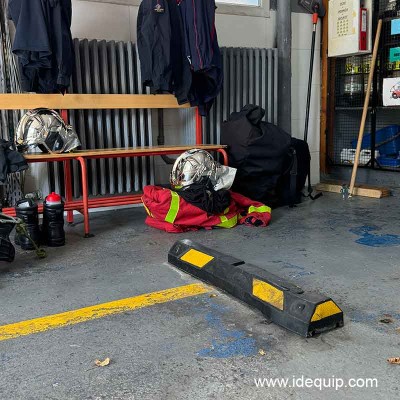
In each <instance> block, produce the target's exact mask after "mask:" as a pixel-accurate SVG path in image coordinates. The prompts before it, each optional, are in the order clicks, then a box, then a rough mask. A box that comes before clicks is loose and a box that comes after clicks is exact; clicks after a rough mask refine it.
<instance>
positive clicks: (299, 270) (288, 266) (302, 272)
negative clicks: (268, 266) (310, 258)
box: [282, 263, 314, 279]
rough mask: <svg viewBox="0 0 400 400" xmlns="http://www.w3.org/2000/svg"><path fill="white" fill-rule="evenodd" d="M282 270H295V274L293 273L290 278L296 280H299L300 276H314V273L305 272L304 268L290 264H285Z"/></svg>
mask: <svg viewBox="0 0 400 400" xmlns="http://www.w3.org/2000/svg"><path fill="white" fill-rule="evenodd" d="M282 268H283V269H293V270H296V271H297V272H296V273H293V274H291V275H290V278H292V279H296V278H301V277H302V276H309V275H314V272H311V271H306V270H305V269H306V268H305V267H302V266H301V265H295V264H291V263H285V265H284V266H283V267H282Z"/></svg>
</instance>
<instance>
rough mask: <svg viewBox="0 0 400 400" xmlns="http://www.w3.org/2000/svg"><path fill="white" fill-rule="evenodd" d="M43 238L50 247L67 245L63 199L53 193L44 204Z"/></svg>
mask: <svg viewBox="0 0 400 400" xmlns="http://www.w3.org/2000/svg"><path fill="white" fill-rule="evenodd" d="M42 237H43V241H44V243H46V244H47V245H48V246H50V247H60V246H64V244H65V231H64V203H63V201H62V200H61V197H60V196H59V195H58V194H56V193H54V192H53V193H52V194H50V195H48V196H47V197H46V199H45V201H44V203H43V227H42Z"/></svg>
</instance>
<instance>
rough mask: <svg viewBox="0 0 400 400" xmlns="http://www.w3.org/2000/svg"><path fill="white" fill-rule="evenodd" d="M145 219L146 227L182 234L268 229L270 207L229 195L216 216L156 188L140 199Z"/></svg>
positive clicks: (151, 188)
mask: <svg viewBox="0 0 400 400" xmlns="http://www.w3.org/2000/svg"><path fill="white" fill-rule="evenodd" d="M142 201H143V205H144V207H145V209H146V211H147V214H148V217H147V218H146V224H147V225H149V226H152V227H153V228H157V229H160V230H164V231H166V232H173V233H181V232H187V231H195V230H198V229H201V228H205V229H211V228H217V227H218V228H233V227H234V226H236V225H237V224H245V225H252V226H267V225H268V224H269V221H270V220H271V209H270V207H268V206H266V205H264V204H262V203H259V202H256V201H253V200H250V199H249V198H247V197H244V196H242V195H240V194H238V193H234V192H231V202H230V205H229V207H227V209H226V210H225V211H224V212H223V213H221V214H218V215H214V214H209V213H207V212H205V211H203V210H201V209H200V208H199V207H196V206H195V205H192V204H190V203H187V202H186V201H185V200H184V199H183V198H181V197H180V196H179V195H178V193H176V192H174V191H172V190H170V189H165V188H161V187H158V186H146V187H145V188H144V193H143V197H142Z"/></svg>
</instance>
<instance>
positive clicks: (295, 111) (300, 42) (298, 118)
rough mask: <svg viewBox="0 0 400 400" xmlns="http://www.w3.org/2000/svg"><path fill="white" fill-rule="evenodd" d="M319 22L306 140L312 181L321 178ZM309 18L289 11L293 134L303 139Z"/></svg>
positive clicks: (309, 53)
mask: <svg viewBox="0 0 400 400" xmlns="http://www.w3.org/2000/svg"><path fill="white" fill-rule="evenodd" d="M320 28H321V24H318V29H317V37H316V41H315V42H316V45H315V58H314V71H313V85H312V92H311V108H310V123H309V127H308V143H309V146H310V152H311V181H312V183H318V182H319V178H320V174H319V171H320V166H319V164H320V163H319V154H320V149H319V144H320V109H321V63H320V60H321V52H320V45H319V44H320V43H321V29H320ZM311 35H312V21H311V15H309V14H301V13H292V135H293V136H294V137H296V138H299V139H303V137H304V125H305V115H306V102H307V91H308V75H309V70H310V55H311Z"/></svg>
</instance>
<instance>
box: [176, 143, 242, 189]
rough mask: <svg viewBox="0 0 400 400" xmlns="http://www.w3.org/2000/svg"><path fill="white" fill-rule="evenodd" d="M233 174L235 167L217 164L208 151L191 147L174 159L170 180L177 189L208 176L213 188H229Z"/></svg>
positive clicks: (233, 177) (234, 173)
mask: <svg viewBox="0 0 400 400" xmlns="http://www.w3.org/2000/svg"><path fill="white" fill-rule="evenodd" d="M235 175H236V169H235V168H230V167H225V166H223V165H221V164H219V163H218V162H216V161H215V160H214V158H213V156H212V155H211V154H210V153H209V152H207V151H205V150H200V149H191V150H188V151H186V152H184V153H183V154H181V155H180V156H179V157H178V158H177V159H176V161H175V164H174V166H173V168H172V171H171V176H170V182H171V185H172V187H174V188H176V189H178V188H184V187H187V186H190V185H191V184H193V183H196V182H199V181H200V180H201V179H202V178H203V177H208V178H210V180H211V182H212V184H213V186H214V190H220V189H230V187H231V186H232V184H233V181H234V179H235Z"/></svg>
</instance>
